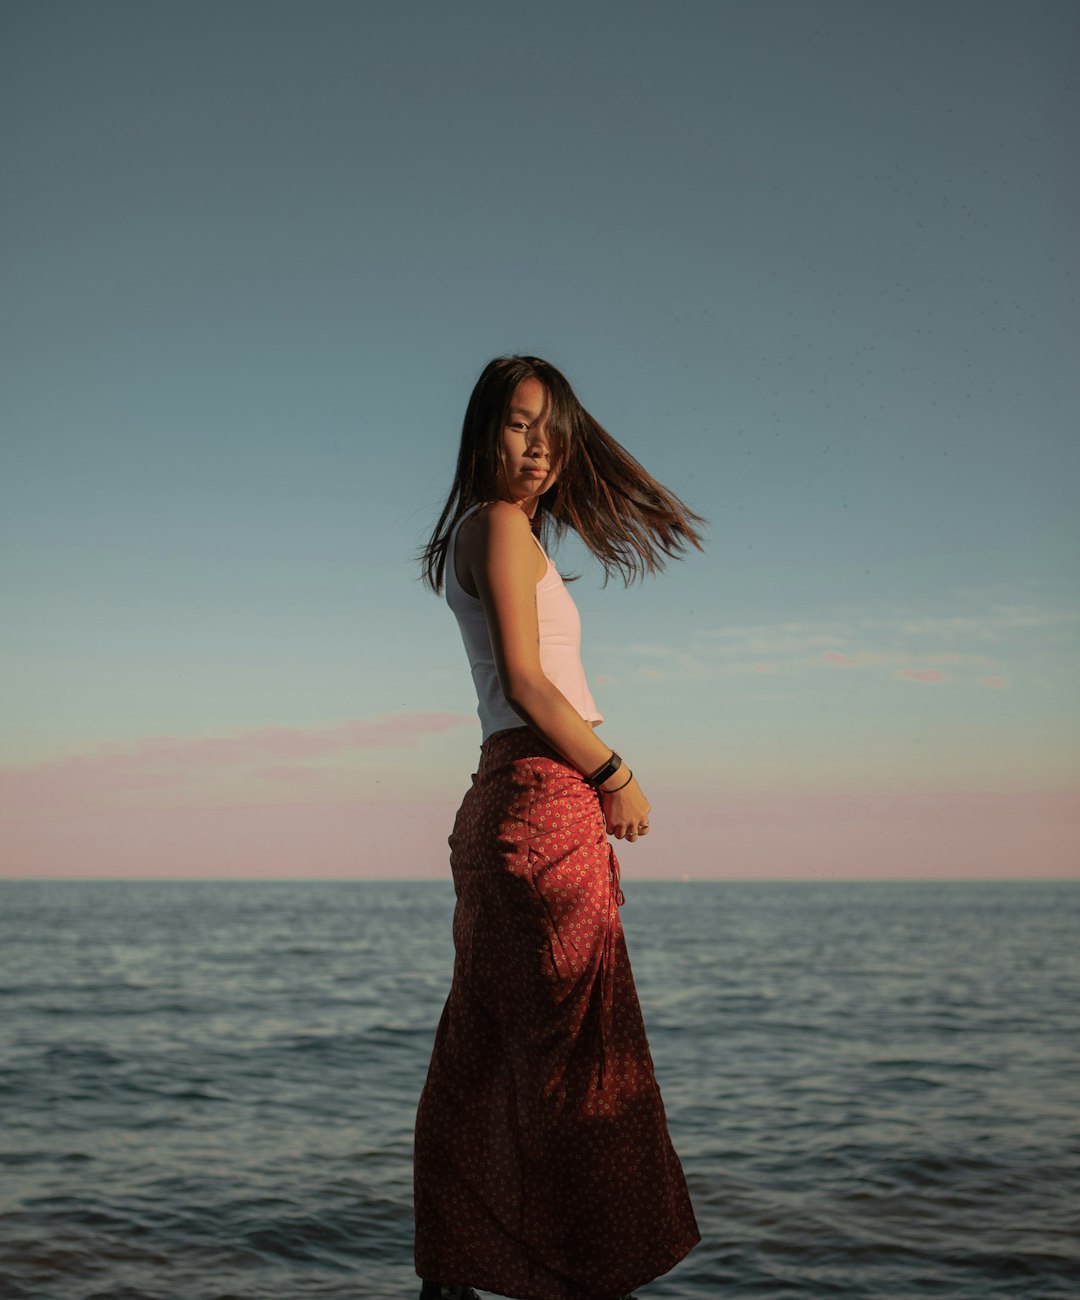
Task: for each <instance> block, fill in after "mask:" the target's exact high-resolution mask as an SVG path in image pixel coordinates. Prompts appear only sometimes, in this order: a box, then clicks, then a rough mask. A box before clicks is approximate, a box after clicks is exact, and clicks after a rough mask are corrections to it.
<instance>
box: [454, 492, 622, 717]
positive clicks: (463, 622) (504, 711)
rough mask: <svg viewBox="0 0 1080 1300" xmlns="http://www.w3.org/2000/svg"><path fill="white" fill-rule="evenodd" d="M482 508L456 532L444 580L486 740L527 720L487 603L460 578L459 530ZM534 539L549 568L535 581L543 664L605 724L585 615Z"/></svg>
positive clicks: (585, 711) (586, 713)
mask: <svg viewBox="0 0 1080 1300" xmlns="http://www.w3.org/2000/svg"><path fill="white" fill-rule="evenodd" d="M477 509H479V506H470V507H469V509H468V510H466V512H465V513H464V514H463V515H462V516H461V518H460V519H459V520H458V521H457V523H456V524H455V525H454V527H453V529H452V530H451V533H450V540H449V543H448V544H447V547H446V572H445V582H446V602H447V604H448V605H449V606H450V608H451V609H452V610H453V611H454V616H455V617H456V618H457V621H458V627H459V628H460V629H461V639H462V640H463V641H464V642H465V652H466V654H467V655H468V656H469V668H470V669H471V670H472V678H473V683H474V685H475V686H476V698H477V701H478V705H477V710H476V711H477V713H478V714H479V715H480V725H481V727H482V729H483V736H482V739H481V743H483V741H484V740H487V738H488V737H489V736H493V735H494V734H495V732H496V731H505V730H507V729H508V728H510V727H524V726H527V725H528V724H527V723H526V722H525V719H524V718H523V717H522V716H521V714H520V713H516V712H515V711H514V710H513V708H511V706H510V704H509V702H508V701H507V699H506V696H505V695H504V694H503V689H502V683H501V682H500V681H499V672H498V669H497V668H496V667H495V653H494V651H493V650H492V648H491V635H490V633H489V632H488V626H487V619H486V618H485V617H484V607H483V605H482V604H481V602H480V599H479V597H478V596H470V595H469V593H468V592H467V591H466V590H465V589H464V587H462V585H461V583H460V582H458V576H457V566H456V564H455V556H454V552H455V547H456V544H457V533H458V529H459V528H460V527H461V525H462V524H463V523H464V522H465V520H466V519H468V517H469V516H470V515H471V514H472V513H473V511H474V510H477ZM533 541H534V542H536V545H537V547H539V550H540V554H541V555H543V557H544V559H545V560H547V571H546V572H545V574H544V576H543V577H542V578H541V579H540V581H539V582H538V583H537V584H536V615H537V621H538V623H539V630H540V667H541V668H542V669H543V671H544V676H545V677H546V678H547V679H548V681H549V682H551V683H552V685H553V686H556V687H558V689H559V690H560V691H561V692H562V693H563V695H565V696H566V698H567V699H568V700H569V702H570V703H571V704H572V705H573V706H574V708H575V709H576V710H577V711H578V713H580V714H581V716H582V717H583V718H584V719H585V721H586V722H603V720H604V715H603V714H602V713H601V712H600V710H599V709H598V708H597V707H596V703H595V701H594V700H593V697H592V693H591V692H590V690H589V684H588V682H587V681H586V680H585V670H584V669H583V668H582V666H581V618H580V616H579V614H578V610H577V606H576V605H575V604H574V600H573V597H572V596H571V595H570V593H569V592H568V591H567V589H566V584H565V583H564V582H563V580H562V578H561V576H560V574H559V571H558V569H556V567H555V565H554V564H552V562H551V560H550V559H548V555H547V552H546V551H545V550H544V548H543V547H542V546H541V545H540V542H539V541H538V540H537V538H536V536H535V535H534V536H533Z"/></svg>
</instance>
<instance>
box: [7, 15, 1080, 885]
mask: <svg viewBox="0 0 1080 1300" xmlns="http://www.w3.org/2000/svg"><path fill="white" fill-rule="evenodd" d="M1078 121H1080V7H1078V6H1077V5H1076V4H1075V3H1072V2H1071V0H1062V2H1060V3H1059V2H1057V0H1015V2H1012V3H1002V2H1001V0H950V2H949V3H947V4H943V3H940V0H902V2H901V0H897V2H891V0H816V2H813V0H753V2H750V0H739V2H733V0H708V2H700V0H676V2H675V3H660V2H659V0H649V2H642V0H622V2H620V3H614V2H613V0H591V2H590V0H584V2H581V0H577V2H575V3H566V2H564V0H554V2H549V3H546V4H545V5H544V6H542V7H537V6H535V5H525V4H521V3H517V2H516V0H499V2H498V3H495V2H494V0H491V2H489V0H462V2H461V3H458V4H455V5H445V4H437V3H418V4H411V5H403V4H400V3H396V2H382V0H371V2H368V0H364V2H360V0H356V2H355V3H340V2H336V0H335V2H332V3H331V2H328V0H303V2H302V3H301V0H291V2H289V3H282V0H257V2H252V0H230V3H229V4H224V5H223V4H219V3H206V2H205V0H185V2H184V3H182V4H165V3H159V4H146V3H145V2H144V0H137V2H135V3H118V2H116V0H99V3H96V4H94V5H85V4H82V3H71V2H63V3H60V2H57V0H8V3H7V4H6V5H5V6H4V7H3V10H2V13H0V157H2V167H0V198H2V212H3V230H4V238H3V240H2V245H0V258H2V265H0V275H2V285H3V288H2V292H0V367H2V371H3V373H2V383H0V434H2V439H3V464H4V472H3V476H2V477H3V486H2V488H0V493H2V501H0V505H2V510H0V539H2V540H0V548H2V559H0V565H2V591H3V609H4V618H3V630H2V632H0V671H2V678H3V682H4V684H5V689H4V691H3V700H2V705H0V709H2V711H0V724H2V725H0V874H3V875H6V876H14V877H94V876H111V877H131V878H135V877H178V876H181V877H203V878H205V877H252V878H259V877H274V876H287V877H313V878H322V877H327V878H330V877H333V878H354V877H357V878H359V877H367V876H374V877H397V876H400V877H417V876H419V877H435V878H443V879H447V878H448V864H447V846H446V837H447V835H448V834H449V831H450V827H451V824H452V820H453V815H454V811H455V809H456V807H457V805H458V803H459V801H460V799H461V796H462V794H463V793H464V790H465V789H466V788H467V785H468V782H469V777H470V774H471V773H472V772H473V771H474V770H475V766H476V759H477V756H478V746H479V740H480V732H479V725H478V722H477V720H476V713H475V709H476V701H475V697H474V695H473V693H472V683H471V679H470V677H469V672H468V665H467V661H466V658H465V653H464V650H463V648H462V645H461V641H460V636H459V633H458V631H457V627H456V624H455V622H454V619H453V617H452V615H451V614H450V612H449V610H448V609H447V607H446V606H445V604H444V603H443V602H442V601H441V600H439V599H438V598H436V597H434V596H432V595H431V594H430V593H429V592H427V591H426V590H425V589H424V588H423V587H422V586H421V584H420V582H419V580H418V573H419V571H418V567H417V565H416V563H415V554H416V551H417V549H418V548H419V547H420V546H421V545H423V543H424V542H425V541H426V540H427V538H428V536H429V534H430V531H431V528H432V526H433V524H434V522H435V519H436V517H437V515H438V512H439V510H440V508H441V506H442V504H443V502H444V500H445V498H446V495H447V492H448V490H449V487H450V481H451V474H452V470H453V465H454V461H455V457H456V451H457V442H458V438H459V435H460V428H461V419H462V416H463V413H464V409H465V403H466V401H467V399H468V395H469V392H470V390H471V388H472V385H473V383H474V382H475V380H476V378H477V376H478V375H479V373H480V371H481V369H482V368H483V366H484V365H485V364H486V362H487V361H488V360H489V359H490V358H492V357H494V356H497V355H501V354H506V353H510V352H528V353H533V354H536V355H540V356H542V357H545V358H547V359H548V360H549V361H551V362H553V363H554V364H555V365H557V366H558V367H559V368H560V369H562V370H563V372H564V373H565V374H566V375H567V377H568V378H569V380H570V382H571V383H572V384H573V385H574V387H575V390H576V392H577V393H578V396H579V397H580V398H581V400H582V402H583V403H584V405H585V406H586V407H587V408H588V409H589V410H590V411H591V412H592V413H593V414H594V415H595V416H596V417H597V419H599V420H600V422H601V423H602V424H603V425H604V426H605V427H606V428H607V429H608V430H609V431H610V432H611V433H612V434H614V436H615V437H617V438H618V439H619V440H620V441H621V442H622V443H623V444H624V445H625V446H626V447H627V448H628V449H629V450H630V451H631V452H632V453H633V454H634V455H635V456H637V457H638V459H640V460H641V461H642V462H643V463H644V464H645V465H646V466H647V467H648V468H649V469H650V471H651V472H652V473H654V474H655V475H656V476H657V477H658V478H660V479H661V480H662V481H663V482H665V483H666V484H667V485H668V486H669V487H670V488H672V489H673V490H674V491H676V492H677V493H679V494H680V495H681V496H682V497H683V498H684V499H685V500H686V501H687V502H688V503H689V504H690V505H691V506H692V507H693V508H694V509H695V510H697V511H698V512H699V513H701V514H702V515H704V516H705V517H706V518H707V519H708V521H709V527H708V530H707V534H706V541H705V553H704V554H701V555H698V554H691V555H690V556H689V557H688V558H686V559H685V560H682V561H680V562H677V563H674V564H672V565H670V566H669V568H668V569H667V571H666V572H665V573H664V574H662V575H660V576H659V577H658V578H655V579H652V580H649V581H646V582H645V583H643V584H638V585H635V586H633V587H630V588H629V589H626V588H624V587H623V586H622V584H621V583H620V582H618V581H613V582H610V583H609V584H608V585H607V586H604V585H603V583H602V581H601V575H600V571H599V569H598V566H597V565H596V564H595V562H593V561H592V560H591V559H590V558H589V557H588V555H587V554H586V553H584V551H583V550H582V549H581V547H580V545H577V546H575V545H573V544H572V540H571V542H570V543H567V544H565V545H564V546H563V547H562V548H561V549H560V550H559V551H558V552H557V553H556V556H555V558H556V562H557V563H558V564H559V566H560V568H561V569H562V570H563V572H565V573H573V574H577V575H579V577H578V580H577V581H576V582H575V583H574V584H573V585H572V587H571V591H572V593H573V595H574V597H575V600H576V601H577V603H578V607H579V609H580V611H581V616H582V622H583V626H584V642H583V661H584V665H585V668H586V672H587V674H588V677H589V681H590V685H591V687H592V690H593V694H594V695H595V696H596V699H597V702H598V704H599V706H600V708H601V710H602V711H603V713H604V714H605V718H606V721H605V723H604V726H603V729H602V734H603V735H604V736H605V737H606V738H608V739H609V740H610V743H611V744H612V745H613V746H614V747H616V748H617V749H618V750H619V752H620V753H621V754H623V755H624V756H625V757H626V758H627V761H628V762H629V763H630V766H631V767H632V768H633V769H634V770H635V772H636V774H637V775H638V778H639V780H640V782H641V784H642V786H643V788H644V790H645V792H646V794H647V795H648V797H649V799H650V800H651V802H652V805H653V812H652V832H651V833H650V835H649V836H648V837H647V839H643V840H641V841H639V842H638V843H637V844H635V845H625V846H622V847H620V848H619V857H620V862H621V864H622V867H623V872H624V876H625V877H628V878H633V876H635V875H636V876H638V877H652V878H655V877H672V878H682V877H689V878H692V879H698V878H704V877H719V878H737V879H781V878H782V879H802V878H805V879H821V878H832V879H933V878H939V877H940V878H1023V879H1030V878H1049V877H1057V878H1063V877H1073V878H1077V877H1080V684H1078V680H1080V679H1078V673H1077V668H1078V667H1080V512H1078V511H1077V510H1076V500H1077V486H1076V485H1077V482H1078V481H1080V438H1078V436H1077V429H1078V421H1077V412H1078V411H1080V367H1078V366H1077V364H1076V359H1077V355H1078V353H1080V309H1078V295H1077V287H1078V279H1080V274H1078V273H1080V239H1078V238H1077V235H1078V233H1080V159H1078V150H1077V146H1076V129H1075V128H1076V123H1077V122H1078Z"/></svg>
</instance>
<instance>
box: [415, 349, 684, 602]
mask: <svg viewBox="0 0 1080 1300" xmlns="http://www.w3.org/2000/svg"><path fill="white" fill-rule="evenodd" d="M524 379H537V380H539V381H540V383H541V384H542V385H543V386H544V389H545V392H546V394H547V403H548V406H549V408H550V409H549V413H548V422H547V432H548V443H549V447H550V451H551V459H552V463H553V464H557V465H558V466H559V474H558V477H557V478H556V480H555V482H554V484H552V486H551V487H550V488H549V489H548V490H547V491H546V492H545V493H544V494H543V496H541V497H540V500H539V502H538V503H537V509H536V516H535V518H534V519H533V528H534V531H536V532H538V533H539V535H540V539H541V541H542V542H543V543H544V545H545V547H546V546H547V544H548V540H549V538H550V536H551V535H552V534H554V538H555V540H558V538H560V537H561V536H563V535H564V534H565V532H566V531H567V529H571V528H572V529H573V530H574V531H575V532H576V533H577V534H578V536H579V537H580V538H581V540H582V541H583V542H584V543H585V546H586V547H587V548H588V549H589V551H591V552H592V554H593V555H594V556H595V557H596V558H597V559H598V560H599V561H600V563H601V565H602V566H603V569H604V582H605V583H606V582H607V580H608V579H609V578H610V577H611V576H612V575H613V574H615V573H618V574H619V575H620V576H621V577H622V579H623V582H624V584H625V585H626V586H629V585H630V583H631V582H633V581H635V580H636V579H638V578H643V577H645V575H646V574H653V573H657V572H659V571H660V570H662V569H663V568H664V565H665V562H666V560H667V559H676V558H678V557H679V556H680V555H682V553H683V552H684V551H685V550H686V548H687V546H688V545H690V546H694V547H696V548H697V549H698V550H699V551H700V550H701V549H702V546H701V536H700V532H699V530H700V529H701V528H703V527H704V525H705V522H706V521H705V520H704V519H703V518H702V517H701V516H700V515H698V514H695V513H694V511H693V510H691V509H690V507H689V506H687V505H686V504H685V503H684V502H682V501H681V500H680V499H679V498H678V497H677V496H676V495H675V494H674V493H673V492H669V491H668V489H667V488H665V487H664V486H663V484H661V483H658V482H657V481H656V479H654V478H653V477H652V475H651V474H649V473H648V472H647V471H646V470H645V468H644V467H643V466H642V465H641V464H639V463H638V461H636V460H635V459H634V457H633V456H631V455H630V453H629V452H628V451H627V450H626V449H625V448H624V447H621V446H620V445H619V443H617V442H616V441H615V439H614V438H613V437H612V436H611V434H609V433H608V432H607V431H606V430H605V429H603V428H602V427H601V426H600V425H599V424H598V423H597V421H596V420H594V419H593V417H592V416H591V415H590V414H589V413H588V411H586V410H585V408H584V407H583V406H582V405H581V403H580V402H579V401H578V399H577V397H576V396H575V394H574V390H573V389H572V388H571V387H570V385H569V383H567V381H566V379H565V377H564V376H563V375H562V374H561V373H560V372H559V371H558V370H556V368H555V367H554V366H553V365H551V364H550V363H549V362H547V361H542V360H541V359H540V358H539V357H528V356H511V357H497V358H496V359H495V360H494V361H491V362H489V363H488V365H487V366H485V368H484V371H483V373H482V374H481V376H480V378H479V379H478V380H477V381H476V387H475V388H474V389H473V391H472V396H471V397H470V398H469V405H468V407H467V409H466V411H465V420H464V423H463V424H462V429H461V447H460V449H459V451H458V460H457V469H456V470H455V472H454V484H453V487H452V488H451V489H450V495H449V497H448V498H447V501H446V505H445V506H444V507H443V510H442V514H441V515H440V516H439V522H438V523H437V524H436V525H435V530H434V532H433V533H432V534H431V540H430V541H429V542H428V544H427V545H426V546H425V547H424V548H423V550H422V551H421V553H420V566H421V576H422V578H423V580H424V582H426V583H427V585H428V586H429V587H430V588H431V589H432V591H435V592H440V591H442V587H443V579H444V577H445V573H446V552H447V546H448V544H449V541H450V533H451V531H452V530H453V527H454V525H455V524H456V523H457V521H458V520H459V519H460V518H461V516H462V515H463V514H464V513H465V511H466V510H468V509H469V507H470V506H473V505H475V504H476V503H477V502H482V501H493V500H495V499H496V498H497V497H498V495H499V489H498V476H499V466H500V454H501V438H502V430H503V427H504V426H505V424H506V421H507V416H508V414H509V410H510V402H511V399H512V397H513V395H514V390H515V389H516V388H517V386H518V384H520V383H521V382H522V380H524Z"/></svg>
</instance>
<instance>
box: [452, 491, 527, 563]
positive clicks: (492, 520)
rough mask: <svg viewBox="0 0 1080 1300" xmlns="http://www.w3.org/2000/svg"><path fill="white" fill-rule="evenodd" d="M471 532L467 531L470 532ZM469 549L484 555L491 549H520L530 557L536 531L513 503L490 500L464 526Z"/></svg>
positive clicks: (475, 553) (473, 552)
mask: <svg viewBox="0 0 1080 1300" xmlns="http://www.w3.org/2000/svg"><path fill="white" fill-rule="evenodd" d="M466 530H467V531H466ZM462 533H463V534H465V536H466V543H465V544H466V547H467V548H468V550H469V551H470V553H471V554H473V555H477V554H482V553H483V552H485V551H487V550H488V549H489V548H491V547H497V548H498V549H499V550H500V551H505V550H509V551H510V552H511V553H512V552H514V551H517V550H519V549H520V550H521V551H523V552H524V553H525V554H528V550H527V549H526V548H527V547H529V546H531V540H530V539H531V536H532V529H531V528H530V526H529V521H528V519H527V518H526V517H525V515H524V514H523V513H522V512H521V511H520V510H519V509H518V508H517V506H515V505H513V504H512V503H511V502H509V501H490V502H488V503H487V504H486V505H483V506H481V507H480V509H479V510H477V511H476V512H475V513H474V514H473V516H472V518H471V519H468V520H466V521H465V523H464V524H463V525H462Z"/></svg>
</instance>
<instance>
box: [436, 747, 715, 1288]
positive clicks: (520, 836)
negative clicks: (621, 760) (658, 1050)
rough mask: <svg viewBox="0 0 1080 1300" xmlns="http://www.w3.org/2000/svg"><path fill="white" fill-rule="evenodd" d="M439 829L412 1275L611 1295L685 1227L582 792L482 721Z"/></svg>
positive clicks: (665, 1265) (549, 762)
mask: <svg viewBox="0 0 1080 1300" xmlns="http://www.w3.org/2000/svg"><path fill="white" fill-rule="evenodd" d="M449 842H450V850H451V853H450V865H451V870H452V872H453V877H454V888H455V892H456V895H457V904H456V908H455V912H454V947H455V960H454V976H453V983H452V986H451V989H450V994H449V997H448V998H447V1001H446V1005H445V1008H444V1010H443V1013H442V1018H441V1020H440V1022H439V1026H438V1030H437V1032H436V1037H435V1046H434V1050H433V1053H432V1057H431V1064H430V1067H429V1069H428V1075H427V1081H426V1083H425V1085H424V1089H423V1092H422V1094H421V1097H420V1102H419V1106H418V1109H417V1116H416V1133H415V1145H414V1191H415V1215H416V1271H417V1273H418V1274H419V1275H420V1277H422V1278H426V1279H428V1280H430V1281H434V1282H440V1283H445V1284H466V1285H469V1286H473V1287H477V1288H479V1289H480V1290H484V1291H492V1292H495V1293H496V1294H498V1295H502V1296H511V1297H517V1298H518V1300H615V1298H616V1297H621V1296H623V1295H626V1294H628V1293H629V1292H631V1291H632V1290H633V1289H634V1288H635V1287H637V1286H641V1285H642V1284H644V1283H645V1282H648V1281H650V1280H651V1279H653V1278H655V1277H659V1276H660V1275H661V1274H662V1273H666V1272H667V1271H668V1270H669V1269H670V1268H672V1267H673V1266H674V1265H675V1264H676V1263H678V1261H679V1260H680V1259H682V1258H683V1257H684V1256H685V1255H686V1254H687V1253H688V1252H689V1251H690V1250H691V1249H692V1248H693V1246H694V1245H695V1244H696V1243H697V1242H698V1241H700V1239H701V1238H700V1233H699V1232H698V1225H697V1221H696V1219H695V1217H694V1211H693V1208H692V1206H691V1204H690V1197H689V1193H688V1191H687V1187H686V1180H685V1178H684V1176H683V1170H682V1166H681V1165H680V1163H679V1158H678V1156H677V1155H676V1154H675V1150H674V1148H673V1146H672V1144H671V1139H670V1137H669V1135H668V1128H667V1120H666V1117H665V1114H664V1105H663V1100H662V1098H661V1096H660V1090H659V1088H658V1086H657V1083H656V1078H655V1075H654V1072H653V1062H652V1056H651V1054H650V1051H649V1044H648V1040H647V1038H646V1036H645V1026H644V1023H643V1021H642V1016H641V1008H640V1006H639V1004H638V997H637V991H636V989H635V987H634V979H633V975H632V974H631V970H630V963H629V961H628V959H627V952H626V943H625V939H624V936H623V930H622V924H621V921H620V918H619V904H620V903H621V902H622V901H623V900H622V894H621V891H620V888H619V866H618V862H617V860H616V857H615V854H614V852H613V850H612V848H611V846H610V844H609V843H608V840H607V836H606V833H605V830H604V820H603V813H602V810H601V807H600V800H599V796H598V795H597V793H596V791H595V790H593V788H592V787H591V786H590V785H589V784H588V783H587V782H586V781H585V780H584V778H583V777H582V776H581V774H580V773H579V772H578V771H576V770H575V769H574V768H572V767H570V766H569V765H568V764H567V763H565V761H564V760H563V759H561V758H560V756H559V755H558V754H557V753H556V752H555V751H554V750H553V749H551V748H549V747H548V746H547V744H546V743H545V742H544V741H542V740H541V739H540V738H539V737H538V736H537V735H536V733H535V732H533V731H532V730H531V729H530V728H528V727H520V728H514V729H513V730H510V731H503V732H499V733H497V734H496V735H494V736H491V737H490V738H489V739H488V740H487V741H486V742H485V743H484V745H483V747H482V749H481V757H480V764H479V769H478V771H477V772H476V774H475V775H474V776H473V779H472V787H471V789H470V790H469V791H468V793H467V794H466V796H465V799H464V801H463V803H462V805H461V808H460V809H459V811H458V814H457V818H456V820H455V823H454V829H453V833H452V834H451V836H450V841H449Z"/></svg>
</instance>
